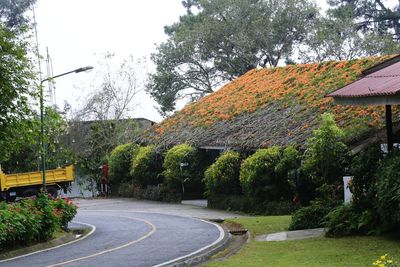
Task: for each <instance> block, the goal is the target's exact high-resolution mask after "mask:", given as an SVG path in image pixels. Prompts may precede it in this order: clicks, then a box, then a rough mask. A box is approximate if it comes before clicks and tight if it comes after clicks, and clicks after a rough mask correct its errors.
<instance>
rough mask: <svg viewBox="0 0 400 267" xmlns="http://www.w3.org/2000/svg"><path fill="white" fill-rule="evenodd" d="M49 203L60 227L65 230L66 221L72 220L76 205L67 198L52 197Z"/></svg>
mask: <svg viewBox="0 0 400 267" xmlns="http://www.w3.org/2000/svg"><path fill="white" fill-rule="evenodd" d="M50 204H51V206H52V207H53V210H54V212H55V214H56V215H57V216H58V217H59V219H60V226H61V228H63V229H64V230H67V227H68V223H69V222H70V221H72V219H73V218H74V217H75V215H76V213H77V207H76V205H75V204H74V203H73V202H72V201H71V200H70V199H68V198H59V199H54V200H53V201H51V202H50Z"/></svg>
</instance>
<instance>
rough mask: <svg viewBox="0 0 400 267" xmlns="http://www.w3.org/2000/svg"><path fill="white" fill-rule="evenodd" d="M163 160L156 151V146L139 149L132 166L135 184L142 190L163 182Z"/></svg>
mask: <svg viewBox="0 0 400 267" xmlns="http://www.w3.org/2000/svg"><path fill="white" fill-rule="evenodd" d="M161 173H162V158H161V156H160V155H158V154H157V153H156V151H155V146H154V145H149V146H145V147H139V148H138V149H137V152H136V153H135V155H134V157H133V158H132V164H131V176H132V177H133V178H132V179H133V183H135V184H137V185H139V186H140V187H142V188H146V187H147V186H148V185H157V184H159V183H161V182H162V179H160V176H161Z"/></svg>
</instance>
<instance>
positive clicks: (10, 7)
mask: <svg viewBox="0 0 400 267" xmlns="http://www.w3.org/2000/svg"><path fill="white" fill-rule="evenodd" d="M35 3H36V0H13V1H1V2H0V21H1V22H4V23H5V25H6V26H7V28H10V29H14V30H15V29H18V28H19V27H21V26H24V25H26V24H28V22H29V17H28V16H27V14H26V11H27V10H30V9H31V7H32V6H33V4H35Z"/></svg>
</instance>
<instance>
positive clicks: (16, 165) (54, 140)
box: [0, 107, 74, 173]
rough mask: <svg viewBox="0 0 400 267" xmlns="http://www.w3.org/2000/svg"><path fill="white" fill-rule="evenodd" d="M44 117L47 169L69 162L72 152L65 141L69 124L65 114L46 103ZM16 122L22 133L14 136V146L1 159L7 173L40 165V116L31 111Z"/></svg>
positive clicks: (25, 170) (31, 168) (71, 160)
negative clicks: (28, 115) (28, 116)
mask: <svg viewBox="0 0 400 267" xmlns="http://www.w3.org/2000/svg"><path fill="white" fill-rule="evenodd" d="M44 118H45V119H44V129H45V144H46V155H47V157H46V162H47V169H55V168H58V167H60V166H65V165H68V164H71V163H72V162H73V160H74V156H73V154H72V151H71V149H70V148H69V147H68V146H67V145H66V144H65V142H64V140H65V138H64V137H65V135H66V133H67V128H68V125H67V120H66V118H65V117H63V114H62V113H61V112H59V111H58V110H56V109H54V108H52V107H46V109H45V117H44ZM19 125H20V126H21V129H19V130H20V131H21V133H20V134H19V138H15V139H14V140H13V145H12V146H13V150H12V151H10V152H9V156H8V159H7V160H5V161H3V162H1V161H0V162H1V165H2V167H3V169H4V170H6V171H7V172H9V173H16V172H30V171H34V170H38V169H40V168H39V166H40V158H39V154H40V142H38V140H39V139H40V116H39V115H38V114H32V117H30V118H26V119H24V120H20V121H19Z"/></svg>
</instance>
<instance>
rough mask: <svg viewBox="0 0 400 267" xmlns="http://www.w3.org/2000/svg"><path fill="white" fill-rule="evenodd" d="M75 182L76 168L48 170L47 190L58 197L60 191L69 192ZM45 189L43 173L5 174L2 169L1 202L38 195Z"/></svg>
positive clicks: (0, 174) (0, 178) (0, 171)
mask: <svg viewBox="0 0 400 267" xmlns="http://www.w3.org/2000/svg"><path fill="white" fill-rule="evenodd" d="M72 181H74V166H73V165H69V166H67V167H65V168H58V169H54V170H46V189H47V192H48V193H49V194H51V195H52V196H54V197H56V196H57V195H58V190H59V189H63V190H64V192H66V191H67V189H68V187H69V186H70V185H71V182H72ZM42 187H43V179H42V172H41V171H39V172H25V173H15V174H5V173H3V171H2V170H1V169H0V200H1V199H3V200H7V201H10V202H11V201H14V200H15V199H16V198H17V197H30V196H33V195H37V194H38V193H39V192H40V190H41V189H42Z"/></svg>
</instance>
